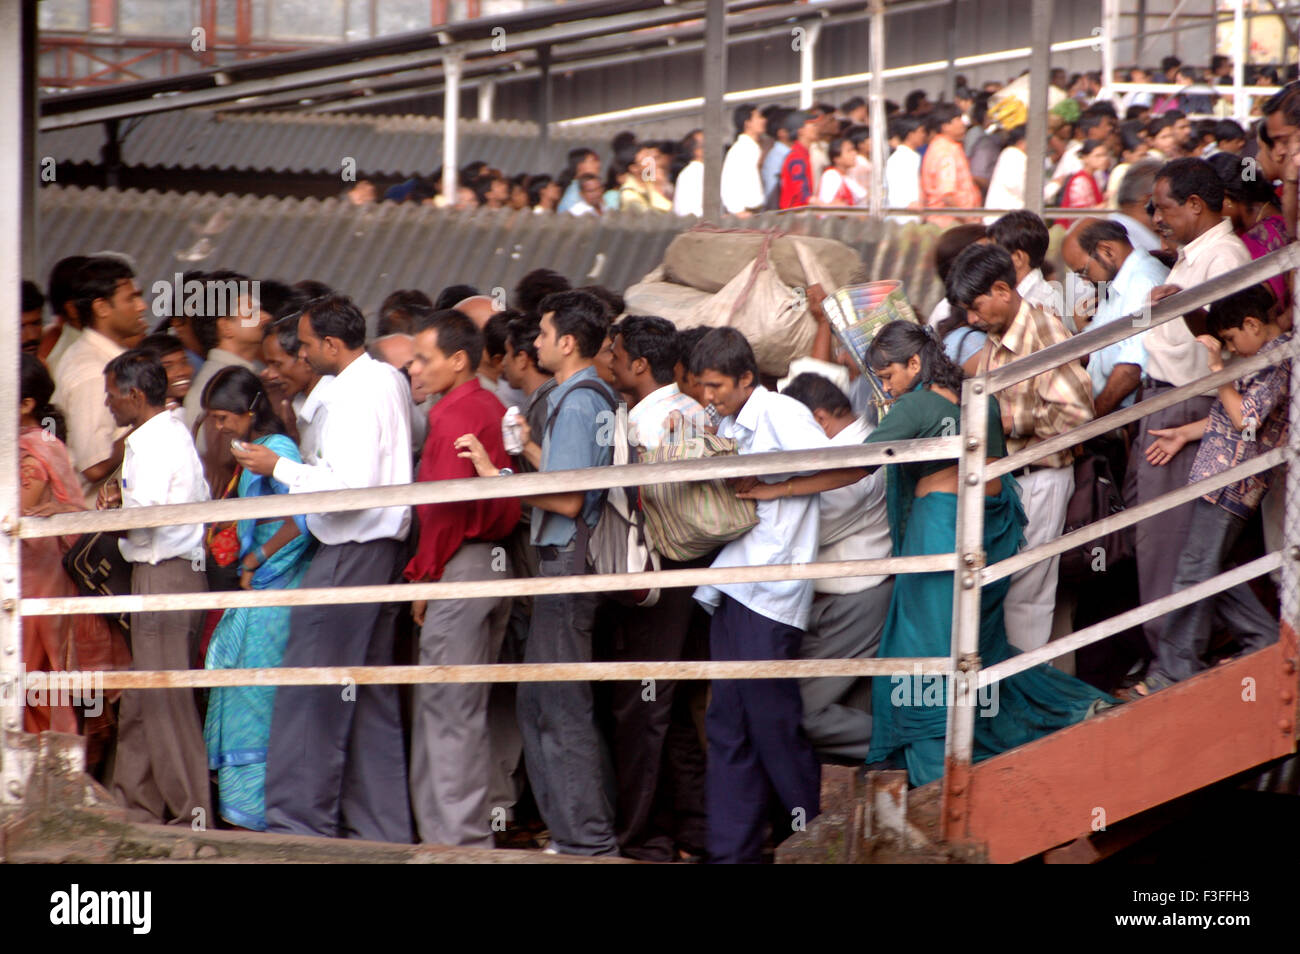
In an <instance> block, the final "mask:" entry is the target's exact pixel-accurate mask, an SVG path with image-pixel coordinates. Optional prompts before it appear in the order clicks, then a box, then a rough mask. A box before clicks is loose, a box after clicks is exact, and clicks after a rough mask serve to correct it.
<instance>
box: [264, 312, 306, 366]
mask: <svg viewBox="0 0 1300 954" xmlns="http://www.w3.org/2000/svg"><path fill="white" fill-rule="evenodd" d="M304 310H306V309H304ZM301 317H302V313H301V312H299V313H298V314H296V315H285V316H283V317H281V318H277V319H276V320H275V321H273V322H271V324H270V325H269V328H268V333H270V332H273V333H274V334H275V340H276V341H277V342H279V344H280V349H281V350H282V351H283V352H284V353H285V354H287V355H290V356H291V357H296V356H297V354H298V352H299V351H300V350H301V349H302V339H301V338H299V337H298V319H299V318H301Z"/></svg>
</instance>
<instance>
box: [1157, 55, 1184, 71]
mask: <svg viewBox="0 0 1300 954" xmlns="http://www.w3.org/2000/svg"><path fill="white" fill-rule="evenodd" d="M1182 65H1183V61H1182V60H1180V59H1179V58H1178V57H1176V56H1166V57H1165V58H1164V59H1163V60H1161V61H1160V72H1161V73H1168V72H1169V71H1170V70H1176V69H1178V67H1180V66H1182Z"/></svg>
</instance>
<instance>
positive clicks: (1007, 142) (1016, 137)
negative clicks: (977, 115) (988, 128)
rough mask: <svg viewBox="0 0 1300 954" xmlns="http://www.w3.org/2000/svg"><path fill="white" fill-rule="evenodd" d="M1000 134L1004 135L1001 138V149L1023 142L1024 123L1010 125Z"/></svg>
mask: <svg viewBox="0 0 1300 954" xmlns="http://www.w3.org/2000/svg"><path fill="white" fill-rule="evenodd" d="M1002 135H1003V137H1004V138H1003V140H1002V148H1003V149H1005V148H1007V146H1014V145H1015V144H1016V143H1018V142H1024V140H1025V124H1024V123H1021V124H1020V125H1019V126H1012V127H1011V128H1010V129H1006V130H1003V132H1002Z"/></svg>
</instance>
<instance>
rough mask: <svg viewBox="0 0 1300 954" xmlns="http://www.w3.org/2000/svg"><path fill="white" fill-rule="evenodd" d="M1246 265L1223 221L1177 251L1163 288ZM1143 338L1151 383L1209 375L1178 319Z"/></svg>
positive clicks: (1187, 381)
mask: <svg viewBox="0 0 1300 954" xmlns="http://www.w3.org/2000/svg"><path fill="white" fill-rule="evenodd" d="M1249 261H1250V252H1249V250H1247V248H1246V245H1245V243H1243V242H1242V241H1241V239H1239V238H1238V237H1237V235H1236V233H1234V232H1233V231H1232V223H1231V222H1230V221H1228V220H1227V219H1224V220H1223V221H1221V222H1220V223H1219V224H1218V225H1216V226H1214V227H1213V228H1211V229H1209V230H1207V231H1205V232H1203V233H1202V234H1200V235H1198V236H1197V237H1196V238H1195V239H1193V240H1192V241H1191V242H1188V243H1187V244H1186V245H1185V246H1183V247H1182V248H1180V249H1179V250H1178V261H1176V262H1175V263H1174V267H1173V268H1172V269H1171V270H1170V272H1169V277H1168V278H1167V279H1166V280H1165V284H1167V285H1177V286H1179V287H1180V288H1191V287H1192V286H1194V285H1199V284H1201V283H1202V282H1206V281H1209V280H1210V279H1211V278H1214V277H1215V276H1217V275H1222V274H1223V273H1224V272H1228V271H1231V270H1232V269H1234V268H1239V267H1241V266H1242V265H1245V264H1247V263H1248V262H1249ZM1144 337H1145V339H1146V340H1145V341H1144V342H1143V343H1144V344H1145V345H1146V349H1147V372H1148V373H1149V374H1150V375H1151V377H1152V378H1154V379H1155V380H1157V381H1166V382H1168V383H1169V384H1172V385H1173V386H1174V387H1181V386H1182V385H1184V384H1191V383H1192V382H1193V381H1195V380H1196V379H1197V378H1201V377H1204V376H1205V375H1207V374H1209V373H1210V361H1209V357H1208V356H1207V354H1206V351H1205V348H1204V347H1202V345H1201V343H1200V342H1199V341H1197V340H1196V337H1195V336H1194V335H1193V334H1192V332H1191V331H1190V330H1189V329H1188V327H1187V322H1186V321H1184V320H1183V319H1182V318H1175V319H1174V320H1173V321H1167V322H1165V323H1164V324H1163V325H1159V326H1158V327H1155V328H1152V329H1151V330H1150V331H1148V332H1147V333H1146V335H1144Z"/></svg>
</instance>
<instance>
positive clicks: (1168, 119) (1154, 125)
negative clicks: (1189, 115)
mask: <svg viewBox="0 0 1300 954" xmlns="http://www.w3.org/2000/svg"><path fill="white" fill-rule="evenodd" d="M1177 122H1178V120H1177V119H1175V118H1174V117H1173V116H1170V115H1169V114H1168V113H1162V114H1161V115H1159V116H1157V117H1156V118H1155V119H1153V120H1151V121H1150V122H1148V123H1147V136H1148V137H1149V138H1150V139H1153V140H1154V139H1155V138H1156V136H1158V135H1160V133H1161V132H1163V131H1164V130H1166V129H1169V128H1170V127H1172V126H1173V125H1174V124H1175V123H1177Z"/></svg>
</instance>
